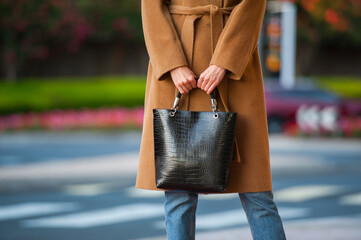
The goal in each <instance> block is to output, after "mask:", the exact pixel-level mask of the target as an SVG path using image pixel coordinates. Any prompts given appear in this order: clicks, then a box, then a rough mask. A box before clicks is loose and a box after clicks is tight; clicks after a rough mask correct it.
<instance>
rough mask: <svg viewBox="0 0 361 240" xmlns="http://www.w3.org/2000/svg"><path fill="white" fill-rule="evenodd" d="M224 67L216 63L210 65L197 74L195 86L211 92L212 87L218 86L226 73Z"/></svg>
mask: <svg viewBox="0 0 361 240" xmlns="http://www.w3.org/2000/svg"><path fill="white" fill-rule="evenodd" d="M226 71H227V70H226V69H225V68H222V67H219V66H217V65H210V66H209V67H208V68H207V69H206V70H204V72H202V74H201V75H200V76H199V79H198V83H197V87H199V88H201V89H202V90H204V91H206V92H207V94H211V92H212V91H213V89H214V88H215V87H217V86H218V84H219V83H220V82H221V81H222V79H223V77H224V75H225V74H226Z"/></svg>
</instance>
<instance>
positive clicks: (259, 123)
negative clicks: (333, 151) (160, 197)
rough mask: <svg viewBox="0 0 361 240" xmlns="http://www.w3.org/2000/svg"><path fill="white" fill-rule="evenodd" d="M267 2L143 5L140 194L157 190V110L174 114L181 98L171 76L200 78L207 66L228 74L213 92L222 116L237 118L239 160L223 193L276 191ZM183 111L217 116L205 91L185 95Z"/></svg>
mask: <svg viewBox="0 0 361 240" xmlns="http://www.w3.org/2000/svg"><path fill="white" fill-rule="evenodd" d="M265 8H266V0H142V1H141V13H142V23H143V32H144V38H145V44H146V48H147V51H148V54H149V64H148V73H147V83H146V91H145V101H144V122H143V129H142V139H141V145H140V153H139V167H138V173H137V179H136V187H137V188H141V189H150V190H164V189H159V188H157V187H156V180H155V167H154V141H153V111H152V109H153V108H163V109H170V108H171V107H172V106H173V102H174V100H175V98H176V95H177V93H178V89H177V88H176V87H175V85H174V83H173V81H172V78H171V75H170V70H172V69H174V68H176V67H179V66H188V67H189V68H190V69H191V70H192V71H193V72H194V73H195V75H196V76H198V77H199V76H200V74H201V73H202V72H203V71H204V70H205V69H206V68H207V67H208V66H209V65H212V64H214V65H218V66H221V67H223V68H225V69H226V74H225V76H224V78H223V79H222V81H221V82H220V84H219V85H218V86H217V88H216V89H217V91H216V92H215V95H216V99H217V103H218V108H219V110H220V111H230V112H237V123H236V134H235V139H234V143H235V145H234V154H233V161H232V165H231V171H230V176H229V177H230V178H229V184H228V188H227V190H226V191H225V192H224V193H239V192H258V191H269V190H272V179H271V170H270V159H269V143H268V130H267V116H266V110H265V100H264V88H263V79H262V71H261V64H260V59H259V53H258V47H257V46H258V37H259V33H260V29H261V25H262V20H263V17H264V13H265ZM178 110H188V111H212V110H211V102H210V95H208V94H207V93H206V92H205V91H203V90H202V89H200V88H193V89H192V90H191V91H189V92H188V93H186V94H183V95H182V97H181V100H180V103H179V108H178Z"/></svg>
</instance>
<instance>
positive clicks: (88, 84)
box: [0, 76, 361, 115]
mask: <svg viewBox="0 0 361 240" xmlns="http://www.w3.org/2000/svg"><path fill="white" fill-rule="evenodd" d="M145 79H146V77H145V76H114V77H78V78H41V79H39V78H37V79H32V78H26V79H20V80H19V81H18V82H17V83H14V84H12V83H6V82H3V81H2V82H0V115H5V114H9V113H15V112H29V111H35V112H40V111H45V110H53V109H78V108H83V107H87V108H99V107H130V108H131V107H136V106H142V105H143V104H144V94H145V84H146V81H145ZM314 79H315V81H316V83H317V84H318V85H319V86H320V87H321V88H323V89H326V90H329V91H332V92H335V93H336V94H339V95H341V96H344V97H351V98H361V78H357V77H315V78H314Z"/></svg>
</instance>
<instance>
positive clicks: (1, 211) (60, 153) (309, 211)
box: [0, 131, 361, 240]
mask: <svg viewBox="0 0 361 240" xmlns="http://www.w3.org/2000/svg"><path fill="white" fill-rule="evenodd" d="M139 141H140V132H117V131H115V132H114V131H113V132H75V133H74V132H73V133H71V132H69V133H42V132H40V133H39V132H34V133H13V134H3V135H0V239H1V240H10V239H11V240H15V239H19V240H20V239H21V240H24V239H29V240H41V239H44V240H45V239H46V240H58V239H59V240H63V239H68V240H71V239H77V240H78V239H87V240H98V239H101V240H107V239H109V240H110V239H117V240H119V239H122V240H123V239H124V240H126V239H164V238H165V228H164V211H163V194H164V193H163V192H160V191H145V190H140V189H135V188H134V181H135V172H136V166H137V164H136V161H137V158H136V157H137V155H136V154H137V151H138V149H139ZM270 145H271V165H272V173H273V186H274V196H275V201H276V203H277V206H278V208H279V211H280V215H281V217H282V219H283V221H284V223H285V224H286V225H287V224H291V223H294V222H296V223H297V222H303V223H306V224H308V225H313V224H317V222H319V221H320V219H326V220H328V221H330V220H332V219H334V221H336V224H339V223H341V222H343V223H344V224H347V223H348V222H347V221H343V220H342V219H348V220H350V219H351V220H352V221H350V224H349V225H348V226H347V225H345V227H349V228H350V229H351V230H354V231H356V234H358V233H359V230H358V229H356V228H355V227H354V225H353V224H355V222H356V223H361V142H360V141H343V140H327V139H326V140H325V139H316V140H313V139H301V140H297V139H296V140H295V139H290V138H285V137H283V136H271V138H270ZM127 154H128V155H127ZM104 156H116V157H115V159H118V163H117V164H118V165H114V166H116V167H117V169H116V170H115V171H114V172H112V171H109V170H106V171H105V170H104V171H103V170H102V168H101V167H99V171H100V172H101V171H103V172H101V173H103V174H100V173H99V174H95V173H96V171H95V170H91V171H90V170H89V171H88V169H87V168H86V167H84V168H81V167H82V166H86V165H79V166H80V171H83V172H84V173H85V174H84V176H82V177H81V178H78V177H77V176H78V175H77V174H76V172H74V174H73V175H67V176H63V175H61V174H60V172H62V171H65V172H66V171H69V172H70V171H71V170H72V169H73V170H74V169H77V167H79V166H78V165H77V164H79V158H81V159H82V160H81V162H84V163H87V161H88V160H87V159H93V160H92V161H94V159H99V161H98V162H99V166H101V164H102V161H101V160H102V159H103V158H104ZM118 156H126V157H124V158H120V157H119V158H118ZM128 158H129V159H128ZM107 159H108V160H107V161H109V162H107V164H110V163H111V161H112V160H109V159H110V158H107ZM89 161H90V160H89ZM49 163H55V164H57V165H47V166H56V168H57V169H56V170H57V171H54V173H52V174H50V176H49V175H46V174H47V172H46V171H48V170H46V171H43V170H42V169H43V168H41V167H42V166H44V165H46V164H49ZM75 165H77V167H76V166H75ZM34 166H35V167H34ZM119 166H120V167H119ZM110 167H112V166H110ZM113 168H115V167H113ZM120 168H124V169H120ZM29 169H30V170H31V171H38V172H36V174H33V175H32V173H31V172H30V173H28V172H27V171H29ZM46 169H50V170H49V171H52V170H51V169H52V168H51V167H48V168H46ZM127 169H130V170H127ZM74 171H75V170H74ZM57 173H59V175H60V177H56V176H55V175H57ZM86 173H89V174H88V175H86ZM26 174H27V175H26ZM25 175H26V176H27V177H26V178H22V177H23V176H25ZM41 175H44V176H45V177H44V178H41ZM53 176H54V178H52V177H53ZM47 181H49V182H51V183H52V184H46V183H47ZM39 186H40V187H39ZM247 226H248V224H247V219H246V217H245V215H244V213H243V210H242V207H241V203H240V200H239V199H238V196H237V195H236V194H223V195H206V196H204V195H202V196H200V197H199V203H198V208H197V236H202V234H203V235H204V234H206V233H207V232H215V233H216V232H217V231H224V230H227V229H228V230H229V232H231V230H232V229H237V228H243V229H247ZM290 226H291V225H290ZM330 226H331V225H330ZM326 230H327V229H326ZM246 231H248V230H246ZM325 232H326V233H327V231H325ZM286 234H287V228H286ZM330 234H331V233H330ZM214 236H216V235H214ZM204 239H207V238H206V237H204ZM209 239H210V238H209ZM214 239H225V238H221V237H219V238H214ZM227 239H228V238H227ZM245 239H246V238H245ZM300 239H302V238H300ZM311 239H312V238H311ZM315 239H316V238H315ZM319 239H331V238H319ZM340 239H351V238H340ZM352 239H361V234H360V235H359V238H357V236H356V238H352Z"/></svg>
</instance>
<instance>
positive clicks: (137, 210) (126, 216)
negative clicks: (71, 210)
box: [21, 204, 164, 228]
mask: <svg viewBox="0 0 361 240" xmlns="http://www.w3.org/2000/svg"><path fill="white" fill-rule="evenodd" d="M162 215H164V210H163V205H162V204H131V205H123V206H118V207H112V208H106V209H101V210H93V211H88V212H83V213H75V214H66V215H62V216H55V217H45V218H40V219H31V220H24V221H22V222H21V224H22V225H23V226H24V227H51V228H88V227H96V226H101V225H108V224H114V223H120V222H127V221H134V220H139V219H147V218H153V217H158V216H162Z"/></svg>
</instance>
